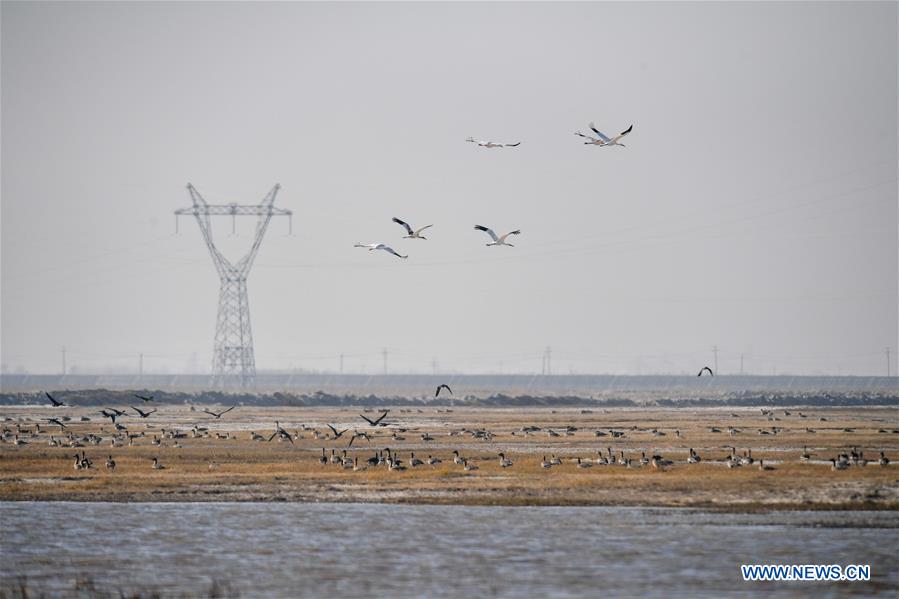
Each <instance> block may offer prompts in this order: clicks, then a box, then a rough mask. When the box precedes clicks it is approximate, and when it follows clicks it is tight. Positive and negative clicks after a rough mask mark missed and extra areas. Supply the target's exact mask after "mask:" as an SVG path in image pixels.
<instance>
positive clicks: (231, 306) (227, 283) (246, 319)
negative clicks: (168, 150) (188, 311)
mask: <svg viewBox="0 0 899 599" xmlns="http://www.w3.org/2000/svg"><path fill="white" fill-rule="evenodd" d="M280 188H281V186H280V185H277V184H276V185H275V186H274V187H272V190H271V191H269V192H268V194H267V195H266V196H265V197H264V198H263V199H262V201H261V202H260V203H259V204H255V205H252V204H251V205H240V204H236V203H235V204H224V205H209V204H207V203H206V200H204V199H203V196H201V195H200V194H199V192H198V191H197V190H196V189H195V188H194V186H193V185H191V184H190V183H188V184H187V191H188V192H189V193H190V197H191V200H192V201H193V206H192V207H190V208H182V209H180V210H176V211H175V219H176V228H177V218H178V216H181V215H191V214H192V215H193V216H194V217H195V218H196V219H197V224H199V225H200V232H202V233H203V239H204V240H205V241H206V246H207V247H208V248H209V254H210V255H211V256H212V262H213V264H215V268H216V270H218V274H219V279H220V280H221V289H220V290H219V304H218V315H217V316H216V322H215V344H214V347H213V357H212V377H213V383H214V384H224V383H225V382H226V381H229V380H231V381H236V382H237V381H239V383H240V384H241V386H247V385H250V384H252V382H253V379H254V378H255V376H256V358H255V357H254V355H253V331H252V329H251V328H250V305H249V303H248V301H247V276H248V275H249V274H250V268H251V267H252V266H253V260H254V259H255V258H256V253H257V252H258V251H259V245H260V244H261V243H262V237H263V235H265V230H266V228H268V223H269V221H270V220H271V219H272V216H280V215H283V216H288V217H291V215H292V213H291V211H290V210H284V209H282V208H275V206H274V203H275V196H277V195H278V190H279V189H280ZM252 215H255V216H258V217H259V220H258V222H257V223H256V237H255V239H254V240H253V245H252V247H250V251H248V252H247V253H246V255H244V257H243V258H241V259H240V260H239V261H238V262H237V263H236V264H232V263H231V262H230V261H229V260H228V259H227V258H225V257H224V256H223V255H222V253H221V252H219V250H218V248H216V247H215V242H214V241H213V239H212V223H211V220H210V218H209V217H210V216H231V218H232V227H233V226H234V220H235V219H236V218H237V217H238V216H252Z"/></svg>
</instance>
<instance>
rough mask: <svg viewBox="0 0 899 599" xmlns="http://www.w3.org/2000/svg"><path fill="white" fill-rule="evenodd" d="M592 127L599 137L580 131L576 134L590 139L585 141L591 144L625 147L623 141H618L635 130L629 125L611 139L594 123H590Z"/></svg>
mask: <svg viewBox="0 0 899 599" xmlns="http://www.w3.org/2000/svg"><path fill="white" fill-rule="evenodd" d="M590 128H591V129H592V130H593V133H596V135H597V137H593V136H592V135H584V134H583V133H581V132H580V131H576V132H575V133H574V134H575V135H578V136H580V137H583V138H585V139H588V140H589V141H585V142H584V143H585V144H589V145H593V146H621V147H622V148H624V147H625V145H624V144H622V143H618V142H619V140H621V138H622V137H624V136H625V135H627V134H628V133H630V132H631V131H632V130H633V128H634V126H633V125H631V126H630V127H628V128H627V129H625V130H624V131H622V132H621V133H619V134H618V135H616V136H615V137H613V138H611V139H609V137H608V136H607V135H606V134H605V133H603V132H602V131H600V130H599V129H597V128H596V126H595V125H594V124H593V123H590Z"/></svg>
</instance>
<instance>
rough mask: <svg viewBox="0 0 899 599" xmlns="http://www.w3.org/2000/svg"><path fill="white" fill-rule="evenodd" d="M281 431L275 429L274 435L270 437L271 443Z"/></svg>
mask: <svg viewBox="0 0 899 599" xmlns="http://www.w3.org/2000/svg"><path fill="white" fill-rule="evenodd" d="M279 432H280V431H275V432H273V433H272V436H271V437H269V438H268V440H269V443H271V441H272V439H274V438H275V437H277V436H278V433H279Z"/></svg>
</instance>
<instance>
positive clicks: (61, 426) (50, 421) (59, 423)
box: [47, 418, 67, 430]
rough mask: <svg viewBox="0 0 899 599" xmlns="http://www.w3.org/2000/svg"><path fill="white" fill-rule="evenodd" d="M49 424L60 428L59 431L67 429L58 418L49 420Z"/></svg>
mask: <svg viewBox="0 0 899 599" xmlns="http://www.w3.org/2000/svg"><path fill="white" fill-rule="evenodd" d="M47 422H49V423H51V424H55V425H57V426H58V427H59V430H62V429H64V428H67V427H66V425H65V424H63V423H62V421H61V420H59V419H58V418H47Z"/></svg>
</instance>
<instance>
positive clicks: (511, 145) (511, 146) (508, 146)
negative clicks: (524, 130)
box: [503, 141, 521, 148]
mask: <svg viewBox="0 0 899 599" xmlns="http://www.w3.org/2000/svg"><path fill="white" fill-rule="evenodd" d="M503 145H505V146H506V147H507V148H514V147H516V146H520V145H521V142H520V141H519V142H516V143H514V144H503Z"/></svg>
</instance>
